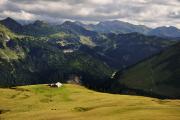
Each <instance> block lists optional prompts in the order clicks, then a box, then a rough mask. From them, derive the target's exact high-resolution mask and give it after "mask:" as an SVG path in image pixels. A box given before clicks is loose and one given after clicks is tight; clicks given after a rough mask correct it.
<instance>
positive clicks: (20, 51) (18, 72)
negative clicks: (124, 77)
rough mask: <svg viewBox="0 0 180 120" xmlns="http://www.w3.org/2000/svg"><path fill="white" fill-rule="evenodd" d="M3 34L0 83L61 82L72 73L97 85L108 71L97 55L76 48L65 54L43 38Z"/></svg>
mask: <svg viewBox="0 0 180 120" xmlns="http://www.w3.org/2000/svg"><path fill="white" fill-rule="evenodd" d="M6 36H7V35H6V33H3V32H1V35H0V41H1V43H2V44H1V46H2V47H1V48H0V71H1V72H0V76H1V77H0V86H13V85H25V84H37V83H48V82H55V81H61V82H65V81H66V80H67V79H66V77H67V76H70V75H73V74H75V75H77V76H80V77H81V80H80V82H81V83H82V84H83V85H87V86H88V87H97V86H98V85H100V84H102V83H103V82H104V81H105V80H106V79H108V77H109V76H110V74H111V73H112V71H111V68H109V67H108V66H107V65H105V64H104V63H101V61H100V60H98V59H97V58H94V57H92V56H91V55H89V54H86V53H84V52H82V51H78V50H76V51H72V52H67V53H66V52H64V51H63V49H61V48H60V47H59V46H58V45H57V44H53V43H51V42H48V41H47V39H46V38H44V39H43V38H34V37H15V38H13V39H8V40H6V39H7V37H6ZM95 66H96V67H95ZM97 73H99V74H97ZM92 85H93V86H92ZM96 85H97V86H96Z"/></svg>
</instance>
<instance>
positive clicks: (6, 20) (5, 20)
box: [1, 17, 21, 25]
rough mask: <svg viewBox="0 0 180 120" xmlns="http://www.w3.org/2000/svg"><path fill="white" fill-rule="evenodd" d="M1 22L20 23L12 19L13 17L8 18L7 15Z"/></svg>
mask: <svg viewBox="0 0 180 120" xmlns="http://www.w3.org/2000/svg"><path fill="white" fill-rule="evenodd" d="M1 23H10V24H16V25H21V24H19V23H18V22H17V21H16V20H14V19H13V18H10V17H7V18H6V19H4V20H1Z"/></svg>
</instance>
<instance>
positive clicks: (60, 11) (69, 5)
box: [0, 0, 180, 28]
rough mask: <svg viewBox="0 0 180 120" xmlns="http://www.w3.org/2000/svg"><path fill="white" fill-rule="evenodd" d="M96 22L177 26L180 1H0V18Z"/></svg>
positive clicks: (179, 20) (179, 16) (178, 24)
mask: <svg viewBox="0 0 180 120" xmlns="http://www.w3.org/2000/svg"><path fill="white" fill-rule="evenodd" d="M5 17H12V18H14V19H17V20H36V19H40V20H46V21H51V22H55V21H59V22H60V21H64V20H79V21H84V22H97V21H105V20H114V19H116V20H117V19H118V20H123V21H127V22H131V23H134V24H145V25H148V26H150V27H157V26H162V25H172V26H176V27H179V28H180V0H0V18H1V19H3V18H5Z"/></svg>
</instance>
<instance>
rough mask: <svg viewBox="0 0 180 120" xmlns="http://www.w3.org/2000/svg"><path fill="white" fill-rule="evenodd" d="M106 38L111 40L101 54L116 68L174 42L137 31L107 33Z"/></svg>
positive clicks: (128, 64) (138, 59) (143, 57)
mask: <svg viewBox="0 0 180 120" xmlns="http://www.w3.org/2000/svg"><path fill="white" fill-rule="evenodd" d="M107 38H108V39H110V40H111V41H112V42H111V44H109V47H108V48H107V49H106V50H105V51H104V52H103V55H104V57H106V58H107V61H106V62H107V63H108V64H109V65H110V66H113V67H115V68H117V69H122V68H126V67H128V66H130V65H132V64H135V63H137V62H138V61H140V60H142V59H145V58H147V57H149V56H151V55H153V54H155V53H158V52H160V51H161V50H163V49H166V47H168V46H170V45H172V44H174V43H175V41H173V40H169V39H162V38H159V37H148V36H145V35H142V34H138V33H130V34H118V35H116V34H108V35H107ZM105 60H106V59H105Z"/></svg>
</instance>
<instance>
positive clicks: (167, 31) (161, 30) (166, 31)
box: [148, 26, 180, 38]
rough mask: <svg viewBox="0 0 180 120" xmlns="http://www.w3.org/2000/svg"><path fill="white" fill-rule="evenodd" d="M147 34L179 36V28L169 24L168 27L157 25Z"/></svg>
mask: <svg viewBox="0 0 180 120" xmlns="http://www.w3.org/2000/svg"><path fill="white" fill-rule="evenodd" d="M148 35H155V36H159V37H170V38H179V37H180V29H178V28H176V27H173V26H170V27H158V28H155V29H152V30H151V31H149V32H148Z"/></svg>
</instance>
